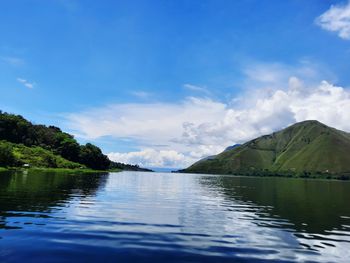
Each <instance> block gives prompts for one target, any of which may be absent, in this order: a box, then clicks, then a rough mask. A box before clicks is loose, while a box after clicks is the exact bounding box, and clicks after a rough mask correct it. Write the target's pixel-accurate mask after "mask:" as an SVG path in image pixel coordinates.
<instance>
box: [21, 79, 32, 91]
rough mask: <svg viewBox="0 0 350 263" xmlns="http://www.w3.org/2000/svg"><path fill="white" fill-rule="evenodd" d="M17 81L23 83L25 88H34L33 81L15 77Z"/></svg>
mask: <svg viewBox="0 0 350 263" xmlns="http://www.w3.org/2000/svg"><path fill="white" fill-rule="evenodd" d="M17 81H18V82H19V83H21V84H23V85H24V86H25V87H26V88H28V89H32V88H34V83H30V82H29V81H28V80H26V79H22V78H17Z"/></svg>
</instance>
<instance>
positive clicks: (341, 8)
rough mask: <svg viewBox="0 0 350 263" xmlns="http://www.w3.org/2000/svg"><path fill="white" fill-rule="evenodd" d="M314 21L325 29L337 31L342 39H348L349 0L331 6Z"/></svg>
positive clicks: (349, 23)
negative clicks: (345, 2)
mask: <svg viewBox="0 0 350 263" xmlns="http://www.w3.org/2000/svg"><path fill="white" fill-rule="evenodd" d="M316 23H317V24H318V25H319V26H320V27H322V28H323V29H325V30H328V31H332V32H336V33H338V36H339V37H341V38H343V39H350V1H349V2H348V3H347V4H342V5H334V6H331V8H330V9H328V10H327V11H326V12H325V13H323V14H322V15H321V16H319V17H318V18H317V19H316Z"/></svg>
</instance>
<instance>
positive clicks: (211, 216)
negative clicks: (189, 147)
mask: <svg viewBox="0 0 350 263" xmlns="http://www.w3.org/2000/svg"><path fill="white" fill-rule="evenodd" d="M349 201H350V183H349V182H342V181H326V180H323V181H322V180H303V179H290V178H253V177H235V176H212V175H193V174H171V173H141V172H122V173H110V174H94V175H92V174H89V175H68V174H63V175H62V174H54V173H34V174H31V173H29V174H28V173H25V174H23V173H16V174H9V173H3V174H0V261H1V262H20V261H21V262H22V261H25V262H95V261H102V262H264V261H269V262H270V261H276V262H284V261H285V262H295V261H304V262H305V261H308V262H349V261H348V259H349V258H350V249H349V248H350V205H349Z"/></svg>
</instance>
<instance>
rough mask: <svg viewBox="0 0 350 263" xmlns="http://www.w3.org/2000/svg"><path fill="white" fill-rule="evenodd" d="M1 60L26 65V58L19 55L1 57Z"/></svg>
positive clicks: (16, 64)
mask: <svg viewBox="0 0 350 263" xmlns="http://www.w3.org/2000/svg"><path fill="white" fill-rule="evenodd" d="M0 60H1V61H3V62H5V63H7V64H9V65H11V66H16V67H17V66H22V65H24V60H23V59H21V58H17V57H0Z"/></svg>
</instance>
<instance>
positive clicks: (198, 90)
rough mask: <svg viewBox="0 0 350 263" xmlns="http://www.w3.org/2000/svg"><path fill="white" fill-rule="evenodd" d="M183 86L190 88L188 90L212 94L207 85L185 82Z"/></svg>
mask: <svg viewBox="0 0 350 263" xmlns="http://www.w3.org/2000/svg"><path fill="white" fill-rule="evenodd" d="M183 87H184V88H185V89H188V90H191V91H196V92H201V93H204V94H207V95H208V94H210V92H209V90H208V89H207V88H205V87H201V86H197V85H193V84H188V83H186V84H184V85H183Z"/></svg>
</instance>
